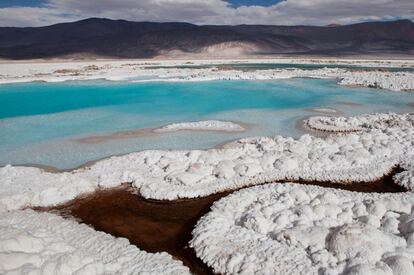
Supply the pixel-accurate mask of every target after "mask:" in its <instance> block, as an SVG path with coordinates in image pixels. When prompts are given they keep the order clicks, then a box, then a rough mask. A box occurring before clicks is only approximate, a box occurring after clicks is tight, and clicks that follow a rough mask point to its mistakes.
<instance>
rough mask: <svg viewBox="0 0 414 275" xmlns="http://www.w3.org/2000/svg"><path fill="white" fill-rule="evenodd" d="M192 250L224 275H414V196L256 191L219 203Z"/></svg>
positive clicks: (281, 188)
mask: <svg viewBox="0 0 414 275" xmlns="http://www.w3.org/2000/svg"><path fill="white" fill-rule="evenodd" d="M190 245H191V246H192V247H193V248H194V249H195V251H196V254H197V256H198V257H200V258H201V259H202V260H203V261H204V262H205V263H206V264H208V265H209V266H211V267H212V268H213V269H214V271H215V272H217V273H222V274H414V265H413V261H414V196H413V195H412V194H411V193H405V194H372V193H371V194H364V193H357V192H349V191H342V190H337V189H329V188H321V187H316V186H304V185H297V184H269V185H263V186H256V187H252V188H248V189H244V190H241V191H238V192H236V193H233V194H232V195H230V196H227V197H225V198H223V199H221V200H220V201H218V202H215V203H214V205H213V206H212V208H211V212H209V213H208V214H207V215H205V216H204V217H202V218H201V219H200V221H199V222H198V224H197V225H196V227H195V229H194V230H193V239H192V241H191V242H190Z"/></svg>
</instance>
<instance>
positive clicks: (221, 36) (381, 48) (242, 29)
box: [0, 18, 414, 59]
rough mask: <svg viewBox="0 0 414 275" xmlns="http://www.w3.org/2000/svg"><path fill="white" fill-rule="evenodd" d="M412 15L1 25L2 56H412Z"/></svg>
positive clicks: (13, 57)
mask: <svg viewBox="0 0 414 275" xmlns="http://www.w3.org/2000/svg"><path fill="white" fill-rule="evenodd" d="M413 53H414V23H413V22H412V21H410V20H398V21H388V22H366V23H358V24H352V25H344V26H341V25H334V24H333V25H330V26H324V27H317V26H273V25H235V26H230V25H203V26H200V25H194V24H188V23H153V22H132V21H125V20H110V19H102V18H90V19H85V20H81V21H77V22H72V23H61V24H55V25H51V26H45V27H26V28H17V27H1V28H0V58H4V59H35V58H65V57H71V58H73V57H77V58H82V57H108V58H153V57H157V56H186V55H188V56H249V55H256V56H260V55H263V56H269V55H307V56H309V55H318V56H349V55H351V56H352V55H379V54H385V55H409V54H413Z"/></svg>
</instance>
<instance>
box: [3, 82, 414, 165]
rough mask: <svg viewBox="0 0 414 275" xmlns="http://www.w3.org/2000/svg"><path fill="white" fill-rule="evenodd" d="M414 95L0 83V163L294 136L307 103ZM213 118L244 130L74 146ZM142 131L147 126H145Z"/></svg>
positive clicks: (243, 85) (296, 86)
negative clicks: (245, 126) (118, 134)
mask: <svg viewBox="0 0 414 275" xmlns="http://www.w3.org/2000/svg"><path fill="white" fill-rule="evenodd" d="M413 102H414V94H410V93H397V92H390V91H383V90H375V89H368V88H347V87H341V86H339V85H337V84H336V83H335V81H334V80H319V79H290V80H277V81H209V82H146V83H130V82H110V81H84V82H62V83H40V82H39V83H23V84H4V85H0V165H6V164H38V165H48V166H53V167H57V168H73V167H76V166H79V165H82V164H84V163H86V162H88V161H91V160H96V159H100V158H104V157H108V156H111V155H117V154H125V153H129V152H134V151H140V150H145V149H205V148H211V147H214V146H217V145H219V144H222V143H224V142H227V141H231V140H234V139H238V138H242V137H249V136H263V135H265V136H274V135H284V136H294V137H298V136H299V135H301V134H303V132H302V131H301V130H300V129H298V128H297V127H296V125H297V121H298V120H300V119H303V118H304V117H306V116H310V115H315V113H313V112H311V110H309V109H312V108H333V109H336V110H338V111H339V112H341V113H343V114H345V115H354V114H360V113H372V112H387V111H394V112H408V111H412V110H413ZM207 119H220V120H230V121H236V122H242V123H246V124H248V125H250V127H249V129H248V130H247V131H246V132H242V133H222V132H200V131H199V132H196V131H182V132H171V133H162V134H161V133H159V134H143V135H139V136H135V137H130V138H116V139H107V140H104V141H100V142H89V143H81V142H79V139H81V138H85V137H90V136H96V135H108V134H111V133H115V132H120V131H130V130H137V129H148V128H155V127H160V126H162V125H165V124H169V123H173V122H185V121H198V120H207ZM148 132H150V131H148Z"/></svg>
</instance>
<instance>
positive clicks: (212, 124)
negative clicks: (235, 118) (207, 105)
mask: <svg viewBox="0 0 414 275" xmlns="http://www.w3.org/2000/svg"><path fill="white" fill-rule="evenodd" d="M183 130H192V131H225V132H242V131H244V130H245V129H244V128H243V127H242V126H241V125H239V124H237V123H234V122H231V121H220V120H203V121H194V122H181V123H173V124H168V125H165V126H163V127H160V128H157V129H154V132H157V133H164V132H175V131H183Z"/></svg>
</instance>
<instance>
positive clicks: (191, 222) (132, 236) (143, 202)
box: [35, 168, 406, 274]
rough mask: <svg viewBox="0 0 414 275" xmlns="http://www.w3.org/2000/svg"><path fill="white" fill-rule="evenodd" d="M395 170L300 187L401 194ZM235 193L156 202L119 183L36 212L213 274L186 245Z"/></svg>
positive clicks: (311, 183) (310, 183)
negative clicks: (366, 179) (370, 178)
mask: <svg viewBox="0 0 414 275" xmlns="http://www.w3.org/2000/svg"><path fill="white" fill-rule="evenodd" d="M400 171H401V170H400V169H399V168H396V169H394V171H393V172H392V173H391V174H390V175H387V176H385V177H383V178H382V179H381V180H378V181H376V182H372V183H353V184H347V185H344V184H339V183H330V182H305V181H303V182H300V183H302V184H307V185H317V186H323V187H331V188H338V189H344V190H350V191H358V192H380V193H381V192H404V191H406V190H405V189H404V188H403V187H401V186H398V185H396V184H395V183H394V182H393V180H392V176H393V175H394V174H395V173H398V172H400ZM241 189H242V188H241ZM234 191H236V190H231V191H225V192H221V193H217V194H214V195H210V196H207V197H204V198H197V199H181V200H177V201H156V200H147V199H145V198H143V197H141V196H140V195H139V194H137V190H136V189H134V188H132V187H130V185H128V184H124V185H122V186H121V187H118V188H112V189H106V190H98V191H96V192H95V193H92V194H89V195H86V196H82V197H79V198H77V199H75V200H72V201H70V202H67V203H65V204H62V205H59V206H55V207H48V208H35V209H36V210H39V211H49V212H53V213H56V214H59V215H61V216H63V217H65V218H75V219H76V220H78V221H79V222H82V223H85V224H88V225H90V226H92V227H93V228H95V229H96V230H99V231H103V232H106V233H109V234H111V235H113V236H116V237H124V238H127V239H128V240H129V241H130V242H131V243H132V244H134V245H136V246H137V247H139V248H140V249H143V250H145V251H148V252H161V251H165V252H167V253H169V254H171V255H172V256H173V257H174V258H176V259H179V260H181V261H183V263H184V264H185V265H186V266H188V267H189V268H190V269H191V271H192V272H193V273H194V274H213V272H212V270H211V269H210V268H209V267H208V266H207V265H206V264H204V263H203V262H202V261H201V260H200V259H198V258H197V257H196V255H195V252H194V250H193V249H191V248H189V247H188V243H189V241H190V240H191V237H192V235H191V232H192V230H193V228H194V226H195V224H196V223H197V221H198V220H199V219H200V218H201V217H202V216H203V215H204V214H206V213H207V212H208V211H209V210H210V207H211V205H212V204H213V203H214V202H215V201H217V200H218V199H220V198H222V197H224V196H227V195H229V194H230V193H232V192H234Z"/></svg>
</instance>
